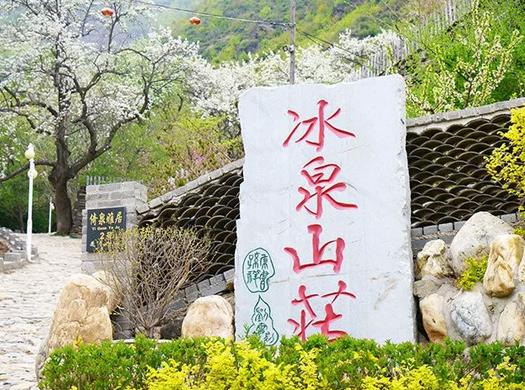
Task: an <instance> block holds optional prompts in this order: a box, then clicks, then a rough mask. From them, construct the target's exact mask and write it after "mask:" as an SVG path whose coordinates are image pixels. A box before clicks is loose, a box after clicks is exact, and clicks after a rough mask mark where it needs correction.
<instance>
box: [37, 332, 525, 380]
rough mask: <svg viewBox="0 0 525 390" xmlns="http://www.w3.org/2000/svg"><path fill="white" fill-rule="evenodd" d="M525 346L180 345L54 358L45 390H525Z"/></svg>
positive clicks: (76, 351) (144, 343)
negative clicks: (405, 389)
mask: <svg viewBox="0 0 525 390" xmlns="http://www.w3.org/2000/svg"><path fill="white" fill-rule="evenodd" d="M523 383H525V347H523V346H518V345H516V346H512V347H505V346H503V345H501V344H499V343H494V344H481V345H478V346H473V347H471V348H469V349H468V353H467V352H466V346H465V344H464V343H463V342H460V341H451V340H446V341H445V342H444V343H442V344H428V345H418V344H412V343H402V344H393V343H385V344H382V345H380V344H378V343H376V342H374V341H372V340H357V339H353V338H351V337H344V338H340V339H338V340H336V341H334V342H331V343H330V342H328V341H327V340H326V338H324V337H321V336H314V337H311V338H310V339H308V340H307V341H306V342H304V343H302V342H300V341H299V340H298V339H297V338H292V339H283V340H282V342H281V345H280V346H279V347H266V346H264V345H263V344H262V343H261V342H260V341H259V340H258V339H255V338H249V339H247V340H245V341H243V342H236V343H233V342H231V341H227V340H223V339H179V340H173V341H170V342H167V343H156V342H155V341H152V340H148V339H146V338H144V337H138V338H137V339H136V342H135V344H133V345H127V344H123V343H116V344H113V343H110V342H106V343H102V344H101V345H98V346H96V345H84V344H79V345H75V346H68V347H64V348H61V349H58V350H56V351H54V352H53V353H52V354H51V357H50V359H49V361H48V362H47V364H46V366H45V367H44V370H43V377H42V380H41V382H40V384H39V386H40V388H41V389H52V390H71V389H78V390H83V389H90V390H91V389H93V390H99V389H100V390H102V389H104V390H105V389H108V390H110V389H111V390H114V389H136V390H138V389H150V390H161V389H181V390H183V389H188V390H190V389H191V390H193V389H216V390H222V389H224V390H226V389H269V390H271V389H276V390H277V389H279V390H280V389H288V388H293V389H312V390H313V389H336V390H337V389H404V388H409V389H433V388H435V389H525V384H523Z"/></svg>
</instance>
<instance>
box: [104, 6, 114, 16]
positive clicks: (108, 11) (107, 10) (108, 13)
mask: <svg viewBox="0 0 525 390" xmlns="http://www.w3.org/2000/svg"><path fill="white" fill-rule="evenodd" d="M100 13H101V14H102V15H103V16H106V17H107V16H113V15H114V14H115V11H113V9H111V8H109V7H105V8H102V9H101V10H100Z"/></svg>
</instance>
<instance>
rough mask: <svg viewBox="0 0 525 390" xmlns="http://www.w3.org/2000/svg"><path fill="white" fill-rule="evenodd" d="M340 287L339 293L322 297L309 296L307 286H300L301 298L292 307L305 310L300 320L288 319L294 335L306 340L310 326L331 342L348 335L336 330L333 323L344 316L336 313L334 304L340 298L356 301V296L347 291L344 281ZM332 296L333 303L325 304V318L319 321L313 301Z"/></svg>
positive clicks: (340, 283) (339, 283)
mask: <svg viewBox="0 0 525 390" xmlns="http://www.w3.org/2000/svg"><path fill="white" fill-rule="evenodd" d="M338 286H339V287H338V290H337V291H335V292H332V293H328V294H324V295H321V296H319V294H307V293H306V286H305V285H301V286H299V290H298V295H299V297H298V298H296V299H294V300H292V305H294V306H298V305H302V306H304V308H302V309H301V311H300V318H299V319H298V320H296V319H293V318H289V319H288V323H289V324H290V325H292V326H293V327H294V330H293V333H294V334H295V335H296V336H299V337H300V338H301V339H302V340H306V338H307V330H308V329H309V328H310V326H314V327H316V328H319V330H320V331H321V333H322V334H324V335H325V336H326V337H328V339H329V340H335V339H336V338H338V337H341V336H344V335H346V334H347V332H345V331H343V330H337V329H334V327H335V324H333V323H334V322H337V320H339V319H341V318H343V315H342V314H340V313H336V312H335V310H334V304H335V302H336V301H337V300H338V299H339V297H342V296H344V297H349V298H352V299H355V298H356V295H355V294H354V293H352V292H349V291H347V290H346V287H347V286H346V283H345V282H344V281H342V280H340V281H339V282H338ZM332 296H333V297H334V298H333V299H332V301H331V302H330V303H327V304H325V306H324V318H322V319H319V320H317V318H318V315H317V313H316V312H315V311H314V310H313V308H312V302H311V300H313V299H323V298H329V297H332ZM316 320H317V321H316Z"/></svg>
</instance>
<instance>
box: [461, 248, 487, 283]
mask: <svg viewBox="0 0 525 390" xmlns="http://www.w3.org/2000/svg"><path fill="white" fill-rule="evenodd" d="M487 263H488V256H483V257H479V258H475V257H469V258H468V259H466V260H465V266H466V268H465V271H463V273H462V274H461V276H460V277H459V278H458V280H457V281H456V285H457V287H458V288H460V289H462V290H466V291H469V290H472V288H473V287H474V285H475V284H476V283H478V282H481V281H483V276H485V271H486V270H487Z"/></svg>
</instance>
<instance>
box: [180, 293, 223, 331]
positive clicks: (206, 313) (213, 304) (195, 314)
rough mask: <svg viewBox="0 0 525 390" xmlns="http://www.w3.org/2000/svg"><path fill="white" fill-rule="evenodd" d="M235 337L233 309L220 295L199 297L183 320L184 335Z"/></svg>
mask: <svg viewBox="0 0 525 390" xmlns="http://www.w3.org/2000/svg"><path fill="white" fill-rule="evenodd" d="M200 336H218V337H224V338H227V337H230V338H232V337H233V309H232V306H231V305H230V304H229V303H228V301H227V300H226V299H224V298H223V297H221V296H218V295H211V296H208V297H203V298H198V299H197V300H196V301H195V302H193V303H192V304H191V305H190V307H189V308H188V312H187V313H186V316H185V317H184V320H183V321H182V337H200Z"/></svg>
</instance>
